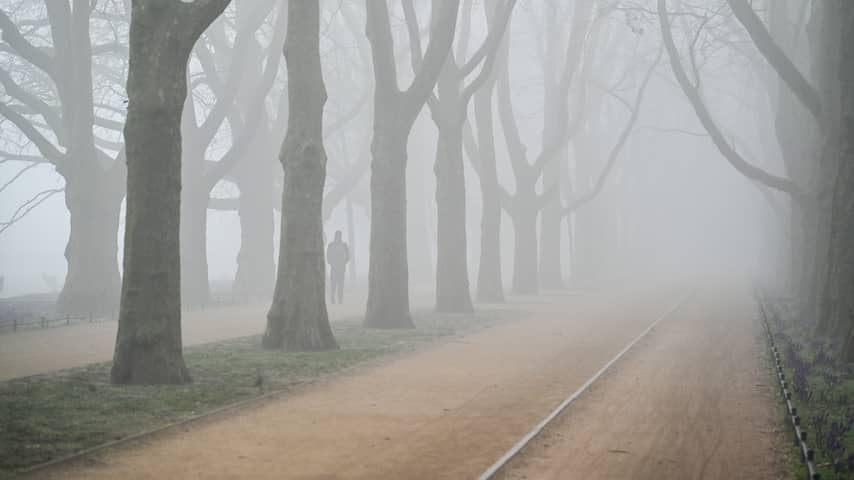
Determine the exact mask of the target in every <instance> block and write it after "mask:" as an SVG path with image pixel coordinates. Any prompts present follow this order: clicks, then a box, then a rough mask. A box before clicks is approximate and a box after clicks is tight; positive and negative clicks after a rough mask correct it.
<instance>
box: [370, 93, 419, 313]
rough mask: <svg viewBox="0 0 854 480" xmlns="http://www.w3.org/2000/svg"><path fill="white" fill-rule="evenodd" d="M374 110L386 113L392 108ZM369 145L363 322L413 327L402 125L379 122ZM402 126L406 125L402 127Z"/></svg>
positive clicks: (379, 113) (404, 151) (384, 115)
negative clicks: (367, 260) (398, 127)
mask: <svg viewBox="0 0 854 480" xmlns="http://www.w3.org/2000/svg"><path fill="white" fill-rule="evenodd" d="M377 116H383V117H386V116H387V117H391V118H388V119H387V121H389V122H392V121H393V117H394V115H393V114H391V112H382V113H381V112H380V110H379V109H378V110H377ZM378 127H379V128H377V129H375V131H374V141H373V144H372V145H371V152H372V154H373V162H372V163H371V240H370V266H369V269H368V305H367V310H366V312H365V321H364V323H365V326H366V327H369V328H413V327H414V326H415V325H414V324H413V323H412V317H411V316H410V312H409V266H408V263H407V258H406V137H407V135H406V131H408V130H406V131H403V132H400V131H395V129H396V127H395V126H394V125H393V124H387V125H382V124H381V125H378ZM403 128H406V127H403Z"/></svg>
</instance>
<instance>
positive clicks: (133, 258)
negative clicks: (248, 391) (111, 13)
mask: <svg viewBox="0 0 854 480" xmlns="http://www.w3.org/2000/svg"><path fill="white" fill-rule="evenodd" d="M229 2H230V0H196V1H195V2H193V3H183V2H174V1H172V0H133V2H132V11H131V27H130V68H129V70H128V81H127V93H128V114H127V122H126V124H125V130H124V132H125V145H126V152H127V165H128V182H127V217H126V224H125V225H126V226H125V252H124V278H123V279H122V295H121V308H120V313H119V327H118V334H117V336H116V348H115V354H114V356H113V367H112V371H111V373H110V376H111V379H112V381H113V383H117V384H176V383H186V382H189V381H190V375H189V372H188V371H187V367H186V366H185V365H184V358H183V355H182V343H181V267H180V265H181V262H180V258H179V257H180V255H179V252H180V234H179V230H180V211H181V206H180V205H181V114H182V111H183V106H184V101H185V99H186V96H187V62H188V59H189V57H190V52H191V51H192V49H193V45H195V43H196V41H197V40H198V39H199V37H200V36H201V35H202V33H203V32H204V30H205V29H206V28H207V27H208V26H209V25H210V24H211V22H213V20H214V19H216V17H217V16H219V15H220V14H221V13H222V12H223V10H224V9H225V8H226V7H227V6H228V4H229Z"/></svg>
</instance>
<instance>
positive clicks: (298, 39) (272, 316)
mask: <svg viewBox="0 0 854 480" xmlns="http://www.w3.org/2000/svg"><path fill="white" fill-rule="evenodd" d="M285 61H286V62H287V65H288V101H289V105H290V108H289V110H288V132H287V135H286V136H285V141H284V143H283V144H282V153H281V155H280V160H281V161H282V166H283V167H284V169H285V186H284V192H283V195H282V231H281V240H280V243H279V245H280V248H279V265H278V275H277V278H276V288H275V291H274V293H273V305H272V306H271V307H270V311H269V313H267V330H266V331H265V332H264V337H263V339H262V344H263V346H264V347H265V348H283V349H285V350H298V351H305V350H309V351H311V350H331V349H337V348H338V344H337V343H336V341H335V337H334V336H333V335H332V328H331V327H330V325H329V316H328V313H327V311H326V265H325V258H324V245H323V185H324V183H325V182H326V151H325V150H324V148H323V106H324V104H325V103H326V87H325V86H324V84H323V74H322V72H321V66H320V6H319V4H318V2H300V1H291V2H288V30H287V37H286V38H285Z"/></svg>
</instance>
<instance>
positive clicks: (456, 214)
mask: <svg viewBox="0 0 854 480" xmlns="http://www.w3.org/2000/svg"><path fill="white" fill-rule="evenodd" d="M403 5H404V13H405V14H406V17H407V25H408V27H409V35H410V46H411V47H412V58H413V62H414V64H415V65H414V67H415V68H418V64H419V63H420V60H421V45H420V39H419V37H418V23H417V21H416V19H415V9H414V8H413V6H412V1H411V0H406V1H405V2H404V3H403ZM515 5H516V0H508V1H507V2H503V3H501V4H500V6H499V5H494V6H493V7H491V8H490V9H489V10H488V11H487V15H488V16H492V17H493V18H490V19H489V20H488V22H489V24H490V29H489V34H488V35H487V37H486V39H484V41H483V43H482V44H481V45H480V47H479V48H478V49H477V50H476V51H475V53H474V54H473V55H472V57H471V58H470V59H468V60H467V61H465V62H464V63H463V64H462V65H460V64H459V63H458V60H457V59H456V58H454V55H453V54H449V55H448V58H447V59H446V60H445V64H444V65H443V67H442V71H441V72H440V74H439V78H438V81H437V95H432V96H431V97H430V99H429V100H428V105H429V107H430V111H431V112H432V114H433V122H434V123H435V124H436V127H437V128H438V129H439V140H438V145H437V148H436V163H435V165H434V173H435V175H436V206H437V213H438V216H437V221H438V226H437V229H436V232H437V235H438V238H437V253H436V311H438V312H451V313H466V312H472V311H473V310H474V308H473V307H472V303H471V295H470V292H469V280H468V259H467V249H466V244H467V240H466V209H465V204H466V196H465V176H464V170H463V124H464V123H465V121H466V116H467V113H468V106H469V101H470V100H471V98H472V96H473V95H474V94H475V92H476V91H477V90H478V89H479V88H482V86H483V85H484V83H485V82H486V81H487V79H488V78H489V77H490V75H491V73H492V67H493V65H494V63H495V58H496V56H497V54H498V50H499V46H500V45H501V39H502V37H503V36H504V31H505V29H506V28H507V23H508V20H509V18H510V15H511V14H512V12H513V8H514V6H515ZM465 11H466V12H468V13H469V14H470V11H471V4H470V3H469V4H467V8H466V9H465ZM467 17H468V18H467V21H466V22H463V23H464V25H463V27H464V28H467V26H468V22H469V21H470V15H467ZM468 36H469V33H468V32H466V31H464V32H463V33H462V38H461V39H460V45H461V46H465V45H466V44H467V42H468ZM460 50H461V51H460V52H459V53H460V54H459V55H458V56H459V57H460V60H463V59H464V56H465V53H466V52H465V48H464V47H463V48H461V49H460ZM478 66H480V70H479V71H478V73H477V75H476V76H475V77H474V78H473V79H472V80H470V81H469V82H468V83H466V78H468V77H469V76H471V75H472V73H473V72H475V70H476V69H477V68H478Z"/></svg>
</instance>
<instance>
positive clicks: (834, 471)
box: [769, 305, 854, 479]
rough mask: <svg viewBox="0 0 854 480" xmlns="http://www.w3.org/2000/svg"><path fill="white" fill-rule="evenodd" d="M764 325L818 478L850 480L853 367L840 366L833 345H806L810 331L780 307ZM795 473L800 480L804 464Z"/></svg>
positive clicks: (853, 435)
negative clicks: (813, 457) (812, 452)
mask: <svg viewBox="0 0 854 480" xmlns="http://www.w3.org/2000/svg"><path fill="white" fill-rule="evenodd" d="M769 325H770V326H771V329H772V333H773V335H774V339H775V343H776V344H777V347H778V349H779V352H780V354H781V355H782V359H781V361H782V364H783V371H784V373H785V375H786V380H787V382H788V384H789V389H790V390H791V392H792V403H793V405H794V406H795V407H797V409H798V414H799V416H800V417H801V425H802V427H803V428H805V429H806V431H807V434H808V437H807V444H808V445H809V446H810V448H812V449H814V450H815V453H816V460H815V462H816V467H817V468H818V470H819V474H820V475H821V478H827V479H854V366H852V365H850V364H845V363H842V362H839V361H838V360H837V359H836V358H837V356H836V354H835V349H834V346H833V345H830V344H829V343H827V342H824V341H815V340H809V339H810V338H811V335H809V332H810V331H811V329H812V328H813V326H812V325H808V324H804V323H803V322H796V321H795V320H794V316H793V315H792V314H791V313H789V312H788V311H787V309H786V308H783V307H782V306H780V305H778V306H777V308H773V309H772V313H771V315H769ZM775 382H776V379H775ZM788 422H789V420H788V418H787V419H786V427H787V429H788V428H790V427H789V423H788ZM790 431H791V430H787V432H790ZM793 435H794V434H793V433H792V434H791V435H790V438H792V437H793ZM792 443H794V442H792ZM793 449H794V447H793ZM795 458H800V452H798V453H797V455H796V456H795ZM794 468H795V469H796V470H797V473H798V477H797V478H805V476H806V467H804V466H803V463H800V462H799V463H798V464H797V466H796V467H794Z"/></svg>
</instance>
